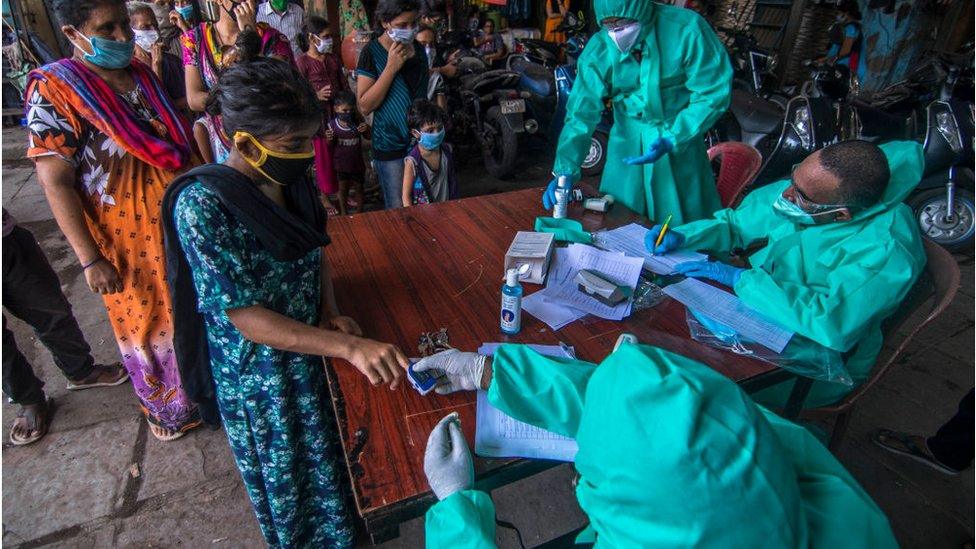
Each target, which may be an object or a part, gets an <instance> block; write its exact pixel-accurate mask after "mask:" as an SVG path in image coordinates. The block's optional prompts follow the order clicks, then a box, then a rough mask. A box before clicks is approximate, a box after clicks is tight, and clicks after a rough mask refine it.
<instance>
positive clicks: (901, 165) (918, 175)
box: [854, 141, 925, 220]
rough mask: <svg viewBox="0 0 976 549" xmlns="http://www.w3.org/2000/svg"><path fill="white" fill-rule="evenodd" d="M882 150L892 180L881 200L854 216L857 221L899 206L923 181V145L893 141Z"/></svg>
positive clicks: (884, 145)
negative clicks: (886, 159)
mask: <svg viewBox="0 0 976 549" xmlns="http://www.w3.org/2000/svg"><path fill="white" fill-rule="evenodd" d="M880 148H881V151H882V152H883V153H884V154H885V157H887V158H888V169H889V170H890V171H891V179H889V180H888V187H887V188H886V189H885V192H884V194H883V195H881V200H880V201H879V202H878V203H877V204H875V205H874V206H871V207H869V208H867V209H865V210H863V211H860V212H858V213H857V214H856V215H854V219H855V220H856V219H863V218H867V217H871V216H872V215H875V214H877V213H880V212H883V211H885V210H889V209H891V208H892V207H894V206H897V205H898V204H900V203H901V202H902V201H903V200H905V198H906V197H907V196H908V195H909V194H911V192H912V191H913V190H915V187H916V186H918V182H919V181H921V180H922V172H923V171H924V170H925V153H924V151H923V150H922V145H920V144H919V143H916V142H915V141H891V142H889V143H885V144H883V145H880Z"/></svg>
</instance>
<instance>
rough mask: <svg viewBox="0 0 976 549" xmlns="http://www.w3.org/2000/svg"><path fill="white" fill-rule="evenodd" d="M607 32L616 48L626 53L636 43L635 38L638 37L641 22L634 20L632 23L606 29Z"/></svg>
mask: <svg viewBox="0 0 976 549" xmlns="http://www.w3.org/2000/svg"><path fill="white" fill-rule="evenodd" d="M607 32H608V33H610V38H611V39H612V40H613V43H614V44H616V45H617V49H618V50H620V51H621V52H622V53H627V52H629V51H630V50H631V48H633V47H634V44H636V43H637V38H638V37H640V32H641V24H640V23H639V22H637V21H634V22H633V23H627V24H626V25H621V26H619V27H615V28H612V29H607Z"/></svg>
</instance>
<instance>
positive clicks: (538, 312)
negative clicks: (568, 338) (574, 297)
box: [522, 248, 586, 330]
mask: <svg viewBox="0 0 976 549" xmlns="http://www.w3.org/2000/svg"><path fill="white" fill-rule="evenodd" d="M568 256H569V250H568V249H567V248H557V249H556V254H555V257H554V258H553V260H552V263H550V265H549V278H548V279H547V280H546V287H545V288H543V289H542V290H539V291H538V292H536V293H534V294H532V295H529V296H526V297H524V298H522V309H523V310H524V311H525V312H527V313H529V314H531V315H532V316H534V317H536V318H538V319H539V320H541V321H543V322H545V323H546V324H548V325H549V327H550V328H552V329H553V330H559V329H561V328H562V327H563V326H565V325H567V324H569V323H571V322H574V321H577V320H579V319H581V318H583V317H584V316H586V313H585V312H583V311H580V310H578V309H573V308H572V307H567V306H565V305H563V304H561V303H559V302H555V301H551V300H550V298H551V297H552V296H553V292H554V288H556V287H558V286H561V285H563V284H565V283H566V282H567V281H568V280H571V279H572V277H573V276H574V273H573V269H572V267H573V266H572V264H571V263H570V260H569V257H568Z"/></svg>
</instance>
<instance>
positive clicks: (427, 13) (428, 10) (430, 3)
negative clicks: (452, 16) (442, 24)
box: [420, 0, 447, 17]
mask: <svg viewBox="0 0 976 549" xmlns="http://www.w3.org/2000/svg"><path fill="white" fill-rule="evenodd" d="M445 4H446V2H445V1H444V0H426V1H425V2H423V4H422V5H421V6H420V16H421V17H433V16H435V15H440V16H441V17H446V14H445V13H444V12H445V10H446V9H447V6H446V5H445Z"/></svg>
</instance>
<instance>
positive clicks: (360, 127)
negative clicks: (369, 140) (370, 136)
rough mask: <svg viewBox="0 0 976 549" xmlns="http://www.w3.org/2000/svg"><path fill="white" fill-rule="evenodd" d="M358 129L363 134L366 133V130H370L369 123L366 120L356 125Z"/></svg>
mask: <svg viewBox="0 0 976 549" xmlns="http://www.w3.org/2000/svg"><path fill="white" fill-rule="evenodd" d="M356 131H358V132H359V133H361V134H363V135H366V132H368V131H369V125H368V124H366V123H365V122H363V123H361V124H359V125H358V126H356Z"/></svg>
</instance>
